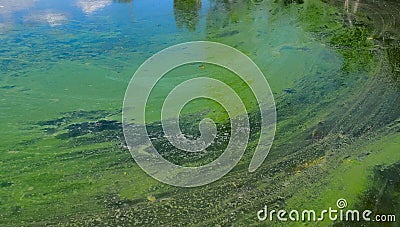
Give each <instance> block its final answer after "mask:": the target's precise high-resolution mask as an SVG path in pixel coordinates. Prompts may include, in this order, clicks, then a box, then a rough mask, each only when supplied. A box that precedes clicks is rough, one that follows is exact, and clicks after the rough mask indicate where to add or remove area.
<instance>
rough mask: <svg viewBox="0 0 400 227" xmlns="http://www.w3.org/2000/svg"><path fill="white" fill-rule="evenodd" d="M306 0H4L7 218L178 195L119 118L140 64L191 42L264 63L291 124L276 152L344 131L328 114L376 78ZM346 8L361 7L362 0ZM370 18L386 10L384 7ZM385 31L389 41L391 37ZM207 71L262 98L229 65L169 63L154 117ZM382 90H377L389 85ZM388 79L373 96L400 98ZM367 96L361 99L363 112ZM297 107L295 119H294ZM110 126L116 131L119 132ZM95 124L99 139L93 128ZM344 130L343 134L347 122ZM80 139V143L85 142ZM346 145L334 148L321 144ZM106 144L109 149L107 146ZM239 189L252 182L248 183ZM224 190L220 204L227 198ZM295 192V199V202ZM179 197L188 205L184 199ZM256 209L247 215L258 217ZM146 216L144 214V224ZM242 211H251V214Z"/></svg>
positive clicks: (52, 219)
mask: <svg viewBox="0 0 400 227" xmlns="http://www.w3.org/2000/svg"><path fill="white" fill-rule="evenodd" d="M348 4H349V3H348ZM333 5H342V3H341V2H340V3H339V4H338V3H337V2H336V3H335V4H333ZM344 5H345V6H346V4H344ZM311 6H312V5H311ZM311 6H310V4H309V5H308V7H309V8H312V7H311ZM347 6H348V5H347ZM364 6H365V5H364ZM304 8H307V4H306V6H305V7H303V8H301V6H300V5H295V6H285V5H284V4H279V3H274V2H272V1H261V2H257V1H215V0H204V1H200V0H198V1H179V0H175V1H172V0H164V1H159V0H137V1H136V0H135V1H129V0H128V1H116V0H114V1H111V0H97V1H92V0H66V1H52V0H37V1H33V0H20V1H8V0H0V40H1V42H0V60H1V63H0V109H1V111H0V126H1V131H0V138H1V139H0V157H1V160H0V164H1V167H0V172H1V178H2V179H1V180H0V183H1V186H0V196H1V197H0V207H1V212H0V213H1V214H0V217H1V220H0V223H8V224H9V223H14V224H16V223H17V224H21V223H30V224H35V223H36V224H38V225H41V224H44V223H50V224H56V223H66V222H74V221H76V220H79V219H80V218H83V217H85V218H86V219H88V220H89V219H90V218H92V217H94V218H93V220H95V221H96V220H97V219H96V218H97V216H96V215H99V217H101V218H102V216H101V215H104V216H105V217H109V216H110V215H109V213H107V212H111V213H112V214H113V215H114V214H115V213H113V212H115V209H117V208H115V207H118V205H115V204H112V205H109V204H110V203H118V202H120V201H123V202H121V204H126V206H129V204H133V205H132V206H137V207H139V208H140V209H139V208H138V209H139V210H146V209H150V210H151V209H154V210H162V208H160V207H158V205H151V204H150V205H149V204H148V203H151V200H153V199H152V198H153V197H149V195H157V196H156V198H155V199H158V197H159V196H158V194H160V196H161V197H162V195H163V193H167V194H168V193H171V191H173V193H176V194H175V196H178V195H179V191H178V192H176V190H177V189H174V188H170V187H169V186H164V185H162V184H160V183H157V182H155V181H154V180H152V179H151V178H150V177H148V176H147V175H146V174H145V173H143V172H141V170H140V169H139V168H138V167H137V166H135V165H134V164H133V159H131V157H130V155H129V151H127V150H123V149H122V148H121V147H123V140H122V135H121V134H119V131H118V130H120V125H118V124H119V123H118V122H120V121H121V109H122V103H123V98H124V93H125V90H126V88H127V86H128V83H129V81H130V79H131V77H132V75H133V74H134V72H135V71H136V70H137V69H138V67H139V66H140V65H141V64H142V63H143V62H144V61H145V60H146V59H147V58H149V57H151V56H152V55H153V54H155V53H157V52H158V51H161V50H162V49H164V48H167V47H169V46H172V45H175V44H179V43H182V42H189V41H200V40H206V41H214V42H220V43H223V44H227V45H229V46H232V47H235V48H237V49H238V50H240V51H242V52H243V53H244V54H246V55H247V56H248V57H250V58H251V59H252V60H253V61H254V62H255V63H256V64H257V65H258V67H259V68H260V69H261V71H262V72H263V73H264V75H265V77H266V79H267V80H268V82H269V84H270V86H271V89H272V92H273V94H274V97H275V99H276V102H277V107H278V121H279V120H282V124H281V125H279V123H278V131H277V148H276V150H275V151H276V152H275V153H273V154H272V156H273V157H282V156H283V154H287V153H288V152H289V150H287V149H284V148H285V146H288V147H293V146H295V145H293V144H292V145H291V142H290V139H293V141H302V142H301V143H302V144H303V145H304V146H305V145H306V144H307V145H308V144H309V143H310V137H308V134H307V135H306V133H311V134H312V136H311V137H312V138H314V137H315V138H317V137H318V138H320V139H322V137H326V138H328V137H329V136H328V135H333V134H334V133H339V131H340V130H342V128H341V127H339V126H337V128H335V127H336V126H335V125H336V123H335V120H337V118H334V117H332V118H330V116H333V115H334V116H335V117H337V116H339V115H340V112H341V110H340V108H343V109H346V108H347V107H348V106H346V105H353V104H354V103H355V102H353V101H354V100H352V99H351V97H350V96H352V95H350V94H359V93H357V92H355V91H360V86H364V85H365V86H366V87H367V85H368V82H366V81H369V79H368V78H369V77H368V76H367V75H368V73H365V72H363V73H361V72H360V71H362V70H359V69H358V70H356V71H351V72H344V65H345V64H346V59H345V57H346V56H344V55H343V54H342V53H341V52H340V51H338V49H335V48H334V47H332V46H331V45H328V44H327V43H326V42H323V41H321V39H320V38H319V37H318V36H316V35H315V34H314V33H312V32H310V29H307V23H305V22H304V21H302V20H299V17H298V13H299V12H300V10H301V9H304ZM350 8H351V10H353V14H354V15H355V14H356V12H355V11H354V4H353V2H351V4H350ZM360 9H361V10H362V9H363V8H362V7H360ZM364 9H370V8H368V7H364ZM397 10H398V9H397ZM324 13H325V14H326V18H330V17H332V18H335V14H334V13H332V14H330V13H331V12H330V11H327V12H324ZM373 15H374V17H373V18H378V17H377V16H376V15H377V14H376V13H375V14H373ZM392 15H394V14H392ZM349 18H350V17H349ZM385 18H386V17H385ZM387 18H390V17H387ZM303 19H304V18H303ZM348 20H352V18H350V19H348ZM385 20H386V21H387V19H384V21H385ZM374 21H375V22H376V23H378V25H376V26H380V27H384V26H383V25H382V23H381V24H379V21H378V20H374ZM389 21H390V20H389ZM397 21H398V20H397V19H394V20H393V22H392V23H391V24H390V23H389V25H388V23H383V24H384V25H386V27H387V28H390V29H387V30H392V31H398V27H397ZM386 27H385V28H386ZM376 34H377V35H376V37H380V34H384V33H382V31H379V32H376ZM371 39H372V38H371ZM354 61H356V60H354ZM374 66H376V65H374ZM366 71H367V70H366ZM372 71H373V70H372ZM368 72H369V71H368ZM346 75H347V76H348V78H347V77H345V76H346ZM199 76H209V77H212V78H217V79H221V80H225V81H226V82H227V83H228V84H230V86H232V87H233V88H234V89H235V90H237V91H238V93H239V94H241V95H242V96H243V97H244V98H245V99H248V102H246V105H247V106H246V107H248V108H250V109H251V108H252V107H253V106H252V105H253V102H252V98H253V97H252V96H251V95H250V94H248V90H246V89H245V88H243V85H242V84H241V83H240V81H238V80H237V78H236V79H235V77H234V75H233V74H232V73H231V72H229V71H226V70H224V69H221V68H219V67H216V66H213V65H208V64H205V65H202V64H191V65H186V66H183V67H180V68H178V69H176V70H174V71H171V72H169V73H168V74H167V75H166V76H165V78H164V79H163V80H161V81H160V82H159V83H158V84H157V86H156V88H157V89H158V90H157V92H154V93H153V94H152V96H151V98H152V102H150V105H149V106H148V109H147V110H148V111H149V115H148V119H149V120H148V122H149V123H151V122H157V121H158V120H159V112H157V111H158V110H159V109H160V105H161V104H162V101H163V97H165V95H166V94H168V92H169V91H170V90H171V89H172V88H173V87H174V86H176V85H177V84H178V83H180V82H181V81H184V80H187V79H190V78H195V77H199ZM352 78H356V79H352ZM388 80H389V79H388ZM310 81H311V82H310ZM388 83H389V82H388ZM353 85H354V87H352V86H353ZM307 86H308V87H307ZM310 86H311V87H310ZM341 86H343V88H342V87H341ZM379 86H381V85H379ZM379 86H378V88H377V91H382V90H384V89H383V88H382V89H381V90H380V87H379ZM382 86H383V85H382ZM388 87H389V88H388V90H389V91H390V92H391V93H388V92H389V91H387V92H386V93H379V94H377V96H379V95H382V96H381V97H383V98H387V97H391V99H390V100H392V101H393V100H394V101H395V102H397V101H398V91H397V90H396V88H395V87H391V86H388ZM352 92H353V93H352ZM220 95H223V94H220ZM364 95H366V96H367V95H371V94H364ZM349 97H350V98H349ZM339 102H340V105H339ZM388 102H389V101H388ZM332 103H335V104H332ZM348 103H350V104H348ZM371 103H374V102H371ZM371 103H367V104H365V105H366V107H368V105H372V104H371ZM341 105H342V106H341ZM354 105H356V104H354ZM360 105H361V104H360ZM382 105H383V104H382ZM394 105H396V104H394ZM388 106H390V105H388ZM369 107H370V106H369ZM386 107H387V106H384V107H382V109H384V108H386ZM219 108H220V107H218V105H215V103H208V102H197V103H193V104H192V105H191V106H190V105H189V106H188V108H187V109H186V110H185V111H186V112H185V113H186V114H193V113H195V114H196V113H201V112H202V111H204V110H207V111H208V112H207V113H211V112H212V111H210V109H211V110H214V112H212V113H213V114H211V116H212V117H214V118H215V119H216V120H217V121H218V120H219V121H221V122H223V121H224V120H225V118H226V116H225V115H224V114H225V113H224V112H223V111H222V113H221V112H220V109H219ZM325 108H326V109H325ZM398 109H399V108H398V107H396V106H394V107H393V111H388V112H390V114H388V117H387V119H389V120H388V121H387V122H385V123H382V125H386V124H389V123H390V122H394V120H395V119H396V118H397V117H398V116H399V115H397V114H398V112H399V110H398ZM280 111H281V112H280ZM346 113H348V112H346ZM374 113H375V112H374ZM291 114H293V118H289V117H290V115H291ZM377 114H379V113H377ZM354 115H356V114H354ZM363 116H365V115H363ZM193 118H195V117H193ZM305 118H307V119H305ZM329 119H330V120H329ZM101 120H103V122H101ZM352 120H354V119H352ZM371 121H372V120H371ZM84 122H86V123H84ZM321 122H323V123H324V122H327V123H326V124H328V123H329V127H331V128H333V129H332V131H334V133H332V134H330V133H331V132H330V131H329V130H328V129H326V128H324V127H323V126H321V125H322V124H323V123H321ZM350 122H351V121H350ZM363 122H368V124H369V123H370V121H369V118H368V117H365V121H364V120H359V121H358V122H356V123H354V124H355V126H354V128H355V127H360V128H363V130H364V126H360V125H363ZM382 122H383V121H382ZM82 123H84V124H83V125H77V124H82ZM337 124H338V125H340V124H343V125H345V126H346V125H347V126H348V122H347V121H346V120H343V121H339V120H338V121H337ZM350 124H351V123H350ZM365 124H367V123H365ZM372 124H373V123H371V125H372ZM311 125H312V126H311ZM318 125H319V126H318ZM382 125H379V127H381V126H382ZM78 126H79V127H78ZM314 126H315V127H314ZM75 127H76V128H75ZM318 127H320V128H318ZM321 127H322V129H321ZM377 127H378V126H377ZM382 127H383V126H382ZM339 128H340V130H339ZM344 128H346V127H344ZM365 128H366V127H365ZM112 129H116V130H117V131H118V133H112V132H111V131H112ZM336 129H337V130H336ZM74 130H75V131H74ZM84 130H86V131H85V132H82V131H84ZM310 130H311V131H310ZM312 130H314V131H312ZM335 130H336V131H335ZM351 130H352V129H349V131H351ZM354 130H356V129H354ZM360 130H361V129H360ZM320 131H321V132H320ZM328 131H329V132H328ZM92 132H93V135H94V136H90V135H89V136H88V138H86V137H85V136H87V134H90V133H92ZM97 132H98V133H99V134H96V133H97ZM104 132H106V133H104ZM109 132H110V133H109ZM363 132H364V131H363ZM68 133H69V134H68ZM71 133H77V134H76V135H75V134H74V135H73V134H71ZM107 133H109V134H107ZM301 133H304V134H301ZM319 133H322V134H321V135H320V134H319ZM341 133H342V134H343V135H344V136H346V132H343V130H342V131H341ZM351 133H352V132H349V134H351ZM300 134H301V135H300ZM339 134H340V133H339ZM342 134H340V136H343V135H342ZM354 134H356V132H354ZM80 136H83V137H82V138H83V139H81V140H79V138H80ZM285 136H286V137H285ZM335 136H336V137H337V135H336V134H335ZM100 137H102V138H100ZM336 137H335V138H336ZM116 138H117V139H116ZM394 138H397V137H394ZM350 140H351V139H350ZM354 140H356V139H354ZM394 140H396V139H392V140H391V141H394ZM327 143H328V142H327ZM121 144H122V145H121ZM303 145H301V146H300V147H303ZM321 146H322V145H321ZM337 146H339V145H337V144H335V145H333V144H329V145H326V147H325V148H324V151H322V153H323V152H325V151H326V152H328V150H334V148H335V149H336V148H337ZM360 146H361V145H360ZM397 148H398V144H397V145H393V147H391V148H388V149H389V150H388V152H394V150H395V149H397ZM110 149H111V150H112V152H111V153H107V152H106V151H109V150H110ZM279 149H282V152H281V153H280V152H279ZM113 152H114V153H113ZM396 155H397V154H396ZM300 156H301V155H300ZM301 157H302V158H305V157H306V156H304V157H303V156H301ZM397 158H398V155H397V156H395V158H394V160H397V161H398V160H399V159H397ZM305 159H306V158H305ZM277 160H278V159H277ZM379 160H381V159H379ZM382 160H383V159H382ZM384 160H386V159H384ZM274 162H275V161H274ZM368 163H369V162H368ZM382 163H389V161H387V160H386V161H382ZM299 165H300V164H299ZM361 165H363V164H361ZM115 166H116V167H115ZM365 166H368V165H367V164H365ZM371 166H373V164H371ZM266 168H267V167H266ZM354 171H356V170H354ZM357 171H358V170H357ZM363 171H366V170H363ZM368 174H369V173H365V174H364V175H363V176H367V175H368ZM324 176H325V175H324ZM326 176H327V175H326ZM129 177H130V178H129ZM228 179H230V180H232V177H231V178H228ZM227 181H229V180H227ZM222 182H225V181H222ZM263 182H264V183H265V181H263ZM269 183H270V182H269V181H268V183H266V184H269ZM221 184H222V185H224V184H223V183H221ZM243 184H244V185H246V183H245V181H243ZM132 185H134V186H132ZM228 185H231V183H228ZM249 185H250V183H249ZM360 185H364V184H362V183H360ZM132 187H133V188H132ZM252 187H253V188H257V187H256V186H255V185H252ZM355 187H356V188H365V187H364V186H355ZM216 188H218V187H216ZM298 188H300V189H304V188H303V187H301V186H298ZM235 190H236V189H235ZM293 190H294V189H293ZM182 193H186V194H185V195H187V194H188V193H189V194H190V193H191V192H187V191H184V192H182ZM238 193H239V192H238ZM240 193H242V194H243V195H241V197H243V196H245V194H246V193H247V192H245V190H244V189H243V191H241V192H240ZM360 193H361V192H360ZM278 194H279V193H274V195H275V196H276V195H278ZM167 197H168V198H169V197H174V196H173V195H170V196H167ZM217 197H218V196H217ZM235 197H238V195H236V196H235ZM355 197H356V196H354V198H355ZM115 198H117V199H115ZM202 198H204V200H206V201H207V198H206V197H202ZM218 198H219V199H220V200H218V199H217V200H218V201H222V197H221V196H219V197H218ZM300 198H302V197H301V196H300ZM117 200H118V201H117ZM172 200H173V199H172ZM209 200H212V199H210V198H209ZM110 201H111V202H110ZM124 201H125V202H124ZM149 201H150V202H149ZM262 201H264V200H262ZM293 201H294V202H292V204H295V205H296V204H297V203H296V201H297V200H296V199H294V200H293ZM137 203H138V204H139V205H135V204H137ZM146 204H147V205H146ZM160 204H161V202H160ZM169 204H173V203H169ZM202 205H204V204H202ZM295 205H293V206H295ZM121 206H122V205H121ZM123 206H125V205H123ZM123 206H122V207H123ZM147 206H150V208H148V207H147ZM160 206H161V205H160ZM171 206H172V207H173V206H177V207H179V206H180V205H179V202H178V204H177V205H176V204H173V205H171ZM182 206H183V205H182ZM199 206H200V205H199ZM110 207H111V208H110ZM141 207H143V209H142V208H141ZM118 209H122V208H120V207H119V208H118ZM132 209H133V208H132ZM135 209H136V208H135ZM171 209H172V208H171ZM176 209H178V208H176ZM199 209H200V208H199ZM257 209H258V207H254V208H253V210H250V211H249V212H250V213H251V212H252V213H251V214H253V213H255V212H256V210H257ZM110 210H112V211H110ZM133 210H134V209H133ZM132 212H133V211H132ZM138 212H139V211H138ZM140 212H142V211H140ZM140 212H139V213H140ZM171 212H172V213H173V212H175V211H173V209H172V210H171ZM176 212H178V211H176ZM187 212H189V213H191V214H194V213H195V211H190V210H189V211H187ZM178 213H179V212H178ZM181 213H182V212H181ZM183 213H184V212H183ZM107 214H108V215H107ZM251 214H250V215H251ZM113 215H111V216H113ZM140 215H144V214H142V213H140ZM140 215H139V216H138V217H137V218H138V219H140V220H141V221H143V220H144V218H143V216H140ZM163 215H165V214H163ZM238 215H239V214H238ZM133 216H134V214H133ZM189 216H190V215H189ZM239 216H240V215H239ZM242 216H243V218H244V220H253V219H254V217H248V218H247V216H248V215H247V216H246V215H242ZM253 216H254V215H253ZM151 217H152V218H150V219H152V220H166V221H165V222H164V224H165V223H167V224H168V223H171V222H168V220H169V221H170V220H171V218H172V217H169V216H168V217H167V216H162V217H165V219H162V218H161V219H157V218H156V216H155V215H153V214H152V216H151ZM205 217H213V218H215V220H217V221H216V223H217V222H220V223H231V222H226V221H222V220H219V219H218V215H216V216H212V215H211V216H205ZM221 217H226V214H223V215H222V216H221ZM85 218H83V219H85ZM101 218H100V219H99V220H100V221H98V222H99V223H102V221H101ZM181 218H182V217H181ZM252 218H253V219H252ZM86 219H85V220H86ZM105 219H107V218H105ZM90 220H91V222H90V223H96V222H95V221H93V220H92V219H90ZM107 220H108V219H107ZM127 220H135V218H133V219H132V218H131V219H129V218H127ZM172 220H173V219H172ZM186 221H187V220H186ZM197 221H198V223H202V222H201V221H200V220H197ZM242 221H243V220H242ZM121 222H123V221H121ZM111 223H112V222H111ZM132 223H133V222H132ZM138 223H139V222H138ZM138 223H137V224H138ZM140 223H142V224H150V223H146V222H140ZM156 223H158V224H160V223H163V222H156ZM182 223H185V222H183V221H182ZM204 223H207V222H204ZM243 223H246V221H244V222H243ZM250 223H251V222H250Z"/></svg>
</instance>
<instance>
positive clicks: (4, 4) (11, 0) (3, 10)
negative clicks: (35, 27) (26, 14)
mask: <svg viewBox="0 0 400 227" xmlns="http://www.w3.org/2000/svg"><path fill="white" fill-rule="evenodd" d="M33 5H35V0H18V1H16V0H0V15H4V14H11V13H13V12H15V11H18V10H23V9H27V8H29V7H32V6H33Z"/></svg>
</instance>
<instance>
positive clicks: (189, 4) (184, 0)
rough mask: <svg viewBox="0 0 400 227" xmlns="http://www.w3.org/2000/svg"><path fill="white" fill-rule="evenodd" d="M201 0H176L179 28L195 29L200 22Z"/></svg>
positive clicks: (175, 12)
mask: <svg viewBox="0 0 400 227" xmlns="http://www.w3.org/2000/svg"><path fill="white" fill-rule="evenodd" d="M200 8H201V0H174V15H175V21H176V25H177V26H178V28H183V27H186V28H187V29H188V30H190V31H193V30H195V29H196V26H197V24H198V23H199V10H200Z"/></svg>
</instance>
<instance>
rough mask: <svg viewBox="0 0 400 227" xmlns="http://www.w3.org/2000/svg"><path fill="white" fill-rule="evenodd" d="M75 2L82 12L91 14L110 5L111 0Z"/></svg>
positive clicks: (81, 0) (79, 0)
mask: <svg viewBox="0 0 400 227" xmlns="http://www.w3.org/2000/svg"><path fill="white" fill-rule="evenodd" d="M76 4H77V6H78V7H79V8H81V9H82V11H83V12H84V13H86V14H91V13H94V12H95V11H97V10H100V9H102V8H104V7H106V6H108V5H111V4H112V0H78V1H77V3H76Z"/></svg>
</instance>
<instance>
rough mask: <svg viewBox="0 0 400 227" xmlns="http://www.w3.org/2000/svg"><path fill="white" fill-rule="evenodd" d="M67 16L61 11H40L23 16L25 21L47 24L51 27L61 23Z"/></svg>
mask: <svg viewBox="0 0 400 227" xmlns="http://www.w3.org/2000/svg"><path fill="white" fill-rule="evenodd" d="M65 21H67V17H66V16H65V15H64V14H62V13H53V12H44V13H43V12H42V13H37V14H32V15H29V16H28V17H25V18H24V22H25V23H33V24H48V25H50V26H51V27H54V26H59V25H62V24H63V23H64V22H65Z"/></svg>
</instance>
